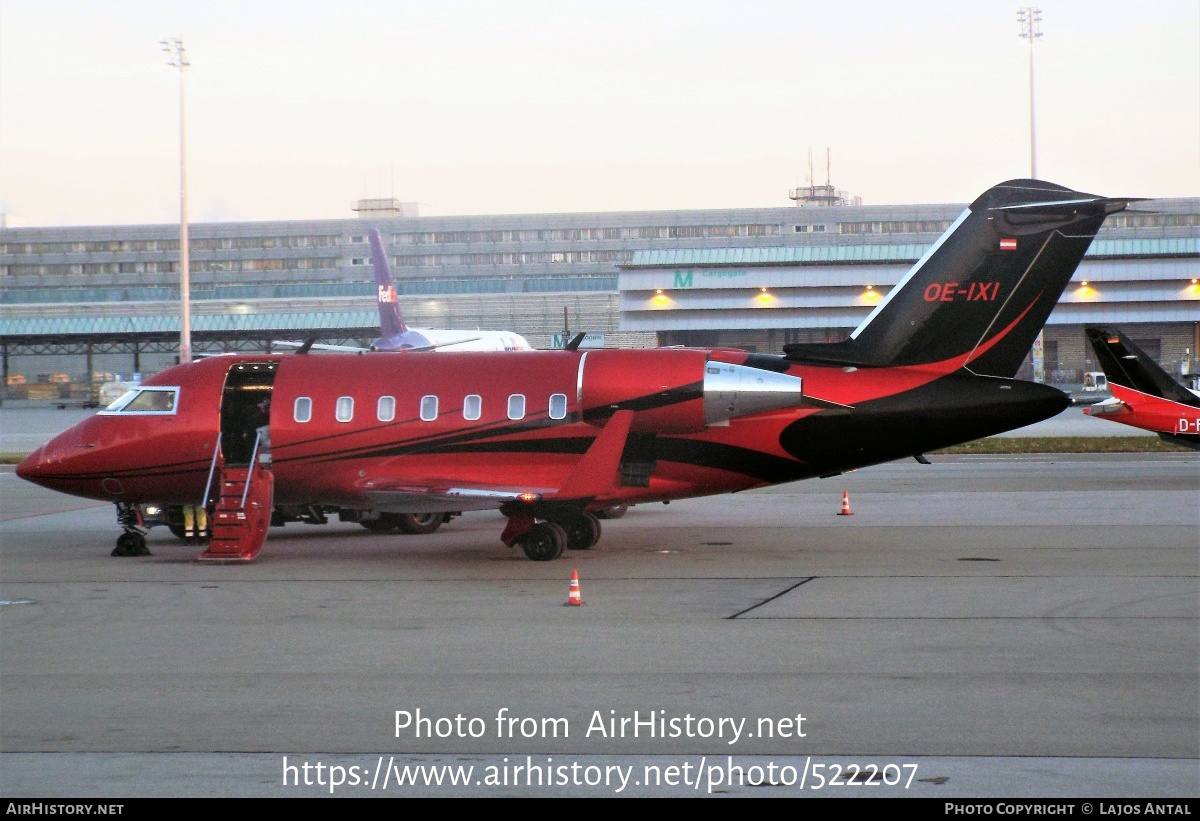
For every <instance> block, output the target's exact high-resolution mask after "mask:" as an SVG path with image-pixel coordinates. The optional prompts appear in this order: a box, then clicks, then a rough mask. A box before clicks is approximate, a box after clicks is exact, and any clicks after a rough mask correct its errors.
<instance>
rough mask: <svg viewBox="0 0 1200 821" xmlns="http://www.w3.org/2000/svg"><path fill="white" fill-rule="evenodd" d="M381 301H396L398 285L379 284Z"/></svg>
mask: <svg viewBox="0 0 1200 821" xmlns="http://www.w3.org/2000/svg"><path fill="white" fill-rule="evenodd" d="M379 301H380V302H395V301H396V286H394V285H380V286H379Z"/></svg>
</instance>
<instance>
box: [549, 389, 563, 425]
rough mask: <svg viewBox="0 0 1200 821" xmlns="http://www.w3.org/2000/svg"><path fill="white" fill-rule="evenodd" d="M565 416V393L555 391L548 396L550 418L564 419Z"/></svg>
mask: <svg viewBox="0 0 1200 821" xmlns="http://www.w3.org/2000/svg"><path fill="white" fill-rule="evenodd" d="M566 416H567V395H566V394H565V393H555V394H551V396H550V418H551V419H565V418H566Z"/></svg>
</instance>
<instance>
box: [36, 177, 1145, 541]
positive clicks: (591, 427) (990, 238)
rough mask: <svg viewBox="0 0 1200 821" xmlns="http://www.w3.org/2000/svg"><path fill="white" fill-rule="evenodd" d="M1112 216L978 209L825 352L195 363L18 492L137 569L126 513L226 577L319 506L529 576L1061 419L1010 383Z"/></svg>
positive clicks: (1030, 205) (1068, 193) (1008, 193)
mask: <svg viewBox="0 0 1200 821" xmlns="http://www.w3.org/2000/svg"><path fill="white" fill-rule="evenodd" d="M1130 201H1131V200H1128V199H1110V198H1106V197H1098V196H1094V195H1092V194H1084V193H1080V192H1077V191H1072V190H1070V189H1067V188H1063V187H1062V186H1058V185H1054V184H1052V183H1047V182H1041V181H1037V180H1013V181H1010V182H1006V183H1003V184H1001V185H997V186H995V187H994V188H992V189H990V190H989V191H987V192H986V193H984V194H983V195H982V196H981V197H979V199H977V200H976V201H975V202H973V203H972V204H971V205H970V206H969V207H968V208H967V209H966V211H964V212H963V214H962V216H960V217H959V218H958V220H957V221H956V222H955V223H954V224H953V225H952V226H951V227H950V228H949V229H948V230H947V231H946V233H945V234H944V235H943V236H942V237H941V238H940V239H939V240H938V241H937V242H936V243H935V244H934V245H933V246H932V247H931V248H930V249H929V250H928V251H927V252H926V253H925V255H924V256H923V257H922V258H921V259H920V260H919V261H918V262H917V264H916V265H915V266H914V267H913V268H912V270H911V271H909V272H908V274H907V275H906V276H905V277H904V278H903V279H902V280H901V281H900V283H899V284H897V286H896V287H895V288H893V289H892V290H891V292H890V293H889V294H888V295H887V297H886V298H885V299H884V300H883V301H882V302H881V303H880V304H879V306H878V307H877V308H876V309H875V310H874V311H873V312H872V313H871V315H870V316H868V317H867V319H866V320H864V321H863V323H862V324H861V325H860V326H859V327H858V328H857V329H855V331H854V332H853V333H852V334H851V335H850V338H849V339H847V340H845V341H843V342H837V343H831V344H824V345H819V344H812V345H807V344H806V345H789V346H787V347H785V348H784V353H783V355H782V356H776V355H766V354H748V353H746V352H744V351H736V350H694V349H671V348H667V349H649V350H594V351H578V350H561V351H529V352H509V353H486V352H481V353H453V352H450V353H437V354H429V355H424V354H416V355H414V354H392V353H367V354H361V355H353V354H349V355H343V354H321V355H312V354H304V355H289V356H282V357H281V356H240V355H237V356H224V357H214V358H210V359H205V360H202V361H198V362H192V363H189V364H186V365H180V366H177V367H174V368H170V369H168V370H165V371H163V372H162V373H160V374H158V375H157V376H155V377H154V378H153V379H150V380H147V381H146V382H145V383H143V384H142V386H141V387H140V388H139V390H138V391H136V392H133V393H132V394H131V396H130V397H129V399H128V400H127V401H126V402H124V403H123V404H121V405H119V406H114V407H111V408H109V409H107V410H105V411H102V412H100V413H99V414H97V415H96V416H94V417H92V418H90V419H88V420H86V421H84V422H82V423H80V424H79V425H77V426H76V427H74V428H72V429H71V430H69V431H67V432H66V433H63V434H62V435H60V436H59V437H57V438H55V439H54V440H53V441H51V442H50V443H48V444H46V445H44V446H43V447H41V448H39V449H38V450H37V451H35V452H34V453H32V454H30V456H29V457H28V458H27V459H25V461H23V462H22V463H21V464H20V466H19V467H18V469H17V472H18V474H19V475H20V476H22V477H23V478H25V479H28V480H30V481H33V482H37V483H39V484H42V485H45V486H47V487H50V488H54V489H56V490H61V491H64V492H66V493H72V494H75V495H79V496H84V497H88V498H93V499H104V500H108V501H112V502H114V503H115V504H116V506H117V511H118V519H119V521H120V522H121V524H122V525H123V526H124V527H125V531H126V532H125V533H124V534H123V535H122V536H121V539H120V540H118V551H119V552H138V549H139V548H141V549H144V540H143V539H142V535H141V533H140V530H139V529H138V527H137V519H136V511H137V505H138V504H139V503H147V502H155V503H159V504H169V505H205V506H207V507H208V508H209V509H210V510H211V511H212V512H211V514H210V518H211V521H212V522H213V534H212V541H211V543H210V545H209V548H208V550H207V551H206V552H205V553H204V554H203V556H202V558H207V559H214V560H235V561H236V560H242V561H245V560H249V559H252V558H253V557H254V556H255V555H256V554H257V553H258V551H259V549H260V548H261V546H262V543H263V539H264V538H265V535H266V528H267V523H268V522H269V519H270V512H271V509H272V506H273V505H294V506H299V505H326V506H335V507H338V508H343V509H346V510H353V511H370V512H385V513H386V512H390V513H420V512H429V513H436V512H439V511H445V510H456V511H457V510H483V509H499V510H500V511H502V512H503V513H505V514H506V515H507V516H508V524H507V526H506V527H505V528H504V531H503V533H502V534H501V536H500V538H501V540H502V541H503V542H504V543H505V544H507V545H509V546H514V545H519V546H520V547H521V548H522V550H523V551H524V552H525V554H526V555H527V556H528V557H529V558H530V559H533V560H536V561H545V560H550V559H554V558H556V557H558V556H559V555H560V554H561V553H562V552H563V550H564V548H572V549H586V548H590V547H592V546H594V545H595V544H596V542H597V541H598V540H599V538H600V523H599V521H598V520H597V518H596V516H595V515H594V513H593V511H595V510H598V509H601V508H607V507H611V506H614V505H621V504H633V503H645V502H654V501H667V500H671V499H680V498H685V497H692V496H705V495H711V494H717V493H729V492H732V491H738V490H746V489H748V488H754V487H760V486H764V485H770V484H775V483H778V482H790V481H794V480H796V479H805V478H809V477H813V476H832V475H836V474H838V473H840V472H842V471H846V470H852V469H854V468H860V467H863V466H866V465H872V464H878V463H880V462H887V461H890V460H893V459H899V458H903V457H909V456H915V457H918V458H923V457H922V456H921V455H922V454H923V453H925V452H926V451H929V450H934V449H937V448H941V447H946V446H948V445H953V444H957V443H960V442H965V441H969V440H971V439H976V438H979V437H982V436H989V435H991V434H995V433H999V432H1001V431H1006V430H1010V429H1012V428H1018V427H1021V426H1023V425H1028V424H1031V423H1033V422H1037V421H1039V420H1042V419H1046V418H1048V417H1050V416H1053V415H1055V414H1057V413H1059V412H1060V411H1062V410H1063V409H1064V408H1066V407H1067V406H1068V405H1069V404H1070V399H1069V397H1068V396H1067V395H1066V394H1064V393H1062V392H1061V391H1058V390H1055V389H1054V388H1051V387H1048V386H1045V385H1040V384H1035V383H1032V382H1022V381H1017V380H1015V379H1014V378H1013V377H1014V375H1015V374H1016V372H1017V369H1018V368H1019V367H1020V365H1021V363H1022V361H1023V360H1024V358H1025V356H1026V354H1027V353H1028V352H1029V349H1030V347H1031V345H1032V343H1033V340H1034V337H1035V336H1036V335H1037V333H1038V331H1039V330H1040V329H1041V327H1042V325H1043V324H1044V323H1045V321H1046V318H1047V317H1048V316H1049V314H1050V311H1051V309H1052V308H1053V307H1054V304H1055V302H1056V301H1057V300H1058V297H1059V295H1060V294H1061V293H1062V291H1063V289H1064V288H1065V287H1066V284H1067V282H1068V280H1070V278H1071V275H1072V273H1073V272H1074V271H1075V268H1076V266H1077V265H1078V264H1079V261H1080V259H1081V258H1082V257H1083V254H1084V252H1085V251H1086V250H1087V248H1088V246H1089V245H1090V243H1091V241H1092V239H1093V238H1094V237H1095V235H1096V232H1097V231H1098V230H1099V228H1100V226H1101V224H1102V223H1103V222H1104V219H1105V217H1106V216H1107V215H1109V214H1112V213H1114V212H1116V211H1120V210H1121V209H1123V208H1124V207H1125V205H1126V204H1127V203H1128V202H1130ZM435 360H436V361H435ZM268 408H269V409H268ZM139 540H142V541H140V542H139Z"/></svg>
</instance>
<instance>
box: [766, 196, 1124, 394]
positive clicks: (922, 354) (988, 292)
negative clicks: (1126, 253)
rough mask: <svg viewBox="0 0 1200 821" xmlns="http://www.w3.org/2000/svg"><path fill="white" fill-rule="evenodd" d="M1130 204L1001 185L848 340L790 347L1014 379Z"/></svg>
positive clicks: (840, 358) (854, 361) (839, 359)
mask: <svg viewBox="0 0 1200 821" xmlns="http://www.w3.org/2000/svg"><path fill="white" fill-rule="evenodd" d="M1130 201H1131V200H1129V199H1109V198H1105V197H1098V196H1095V195H1093V194H1083V193H1080V192H1078V191H1072V190H1070V189H1069V188H1064V187H1062V186H1061V185H1055V184H1053V183H1048V182H1042V181H1039V180H1010V181H1009V182H1005V183H1001V184H1000V185H997V186H995V187H993V188H991V189H989V190H988V191H986V192H985V193H984V194H983V195H982V196H980V197H979V198H978V199H977V200H975V202H973V203H971V205H970V206H968V207H967V210H966V211H964V212H963V214H962V216H960V217H959V218H958V220H957V221H956V222H955V223H954V224H953V225H951V226H950V228H949V229H948V230H947V231H946V233H945V234H943V235H942V236H941V238H940V239H938V241H937V242H936V243H934V245H933V246H932V247H931V248H930V249H929V250H928V251H927V252H926V253H925V256H923V257H922V258H921V259H920V260H919V261H918V262H917V264H916V265H914V266H913V268H912V270H910V271H909V272H908V274H907V275H905V277H904V278H903V279H901V280H900V282H899V283H898V284H897V285H896V286H895V287H894V288H892V290H891V291H890V292H889V293H888V295H887V297H886V298H885V299H884V300H883V301H882V302H881V303H880V304H879V306H878V307H876V309H875V310H874V311H873V312H872V313H871V315H870V316H868V317H867V318H866V319H865V320H864V321H863V323H862V324H861V325H859V326H858V328H856V329H855V330H854V332H853V333H852V334H851V335H850V338H849V339H847V340H845V341H843V342H836V343H833V344H830V345H820V344H798V345H788V346H785V347H784V354H785V355H786V356H787V357H788V358H790V359H795V360H800V361H813V362H825V363H829V364H844V365H862V366H875V367H884V366H889V365H925V364H934V363H944V364H945V365H946V366H948V367H949V366H953V367H955V368H957V367H964V366H965V367H968V368H969V369H970V370H971V371H973V372H975V373H979V374H987V375H993V376H1008V377H1010V376H1013V375H1015V374H1016V372H1017V369H1018V368H1020V366H1021V363H1022V361H1024V359H1025V355H1026V354H1027V353H1028V352H1029V349H1030V347H1031V346H1032V345H1033V340H1034V338H1035V337H1036V336H1037V334H1038V331H1040V330H1041V328H1042V326H1043V325H1044V324H1045V322H1046V319H1047V317H1049V316H1050V311H1051V310H1053V308H1054V305H1055V303H1056V302H1057V301H1058V298H1059V296H1060V295H1061V294H1062V292H1063V289H1064V288H1066V286H1067V283H1068V282H1069V281H1070V279H1071V276H1072V275H1073V274H1074V273H1075V268H1076V267H1077V266H1078V265H1079V261H1080V260H1081V259H1082V258H1083V255H1084V253H1085V252H1086V251H1087V249H1088V246H1089V245H1091V242H1092V240H1093V239H1094V238H1095V236H1096V232H1097V231H1099V230H1100V226H1101V224H1102V223H1103V222H1104V218H1105V217H1107V216H1108V215H1109V214H1112V213H1114V212H1116V211H1120V210H1122V209H1123V208H1124V207H1125V205H1126V204H1127V203H1128V202H1130Z"/></svg>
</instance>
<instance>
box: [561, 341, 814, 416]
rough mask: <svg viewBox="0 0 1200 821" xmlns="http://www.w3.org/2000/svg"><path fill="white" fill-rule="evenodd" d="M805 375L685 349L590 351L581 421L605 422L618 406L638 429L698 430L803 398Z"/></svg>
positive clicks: (583, 365)
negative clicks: (717, 358)
mask: <svg viewBox="0 0 1200 821" xmlns="http://www.w3.org/2000/svg"><path fill="white" fill-rule="evenodd" d="M801 387H802V383H801V380H800V378H799V377H796V376H789V375H787V374H782V373H776V372H775V371H768V370H762V369H760V368H749V367H746V366H745V365H732V364H728V363H725V362H710V361H709V359H708V354H707V353H706V352H705V351H697V350H688V349H685V348H655V349H648V350H601V351H588V352H586V353H585V354H584V355H583V359H582V361H581V362H580V369H579V399H580V404H581V405H582V407H583V419H584V421H585V422H590V423H592V424H596V425H602V424H604V422H605V421H607V420H608V418H609V417H610V416H612V415H613V414H614V413H615V412H616V411H618V410H632V411H633V412H634V417H633V426H632V428H631V430H633V431H634V432H637V433H676V434H679V433H699V432H701V431H703V430H704V429H705V428H706V427H708V426H709V425H718V424H723V423H726V422H728V421H729V420H730V419H736V418H737V417H739V416H748V415H750V414H753V413H761V412H763V411H768V410H778V409H780V408H790V407H796V406H798V405H800V404H801V403H802V402H803V399H804V397H803V393H802V391H801Z"/></svg>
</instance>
